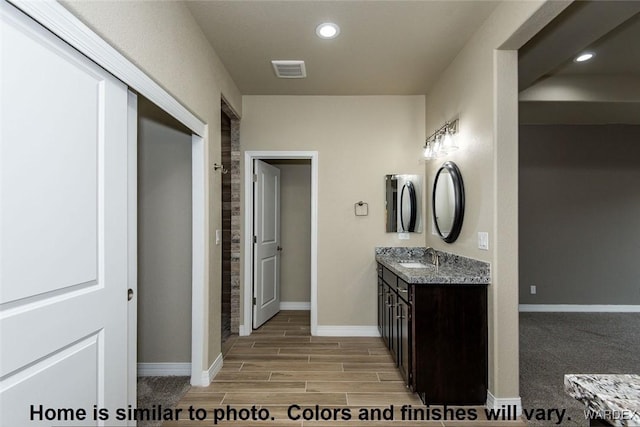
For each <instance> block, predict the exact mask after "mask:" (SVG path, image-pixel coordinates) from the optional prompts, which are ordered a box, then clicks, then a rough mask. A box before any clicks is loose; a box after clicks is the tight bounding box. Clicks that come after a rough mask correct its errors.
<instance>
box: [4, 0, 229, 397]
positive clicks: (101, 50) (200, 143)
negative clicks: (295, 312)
mask: <svg viewBox="0 0 640 427" xmlns="http://www.w3.org/2000/svg"><path fill="white" fill-rule="evenodd" d="M0 1H4V0H0ZM7 1H8V2H9V3H11V4H13V5H14V6H15V7H17V8H18V9H20V10H22V11H23V12H24V13H26V14H27V15H29V16H30V17H31V18H33V19H34V20H35V21H37V22H38V23H40V24H41V25H42V26H43V27H45V28H47V29H48V30H49V31H51V32H52V33H53V34H55V35H57V36H58V37H60V38H61V39H62V40H63V41H65V42H66V43H68V44H69V45H71V46H73V47H74V48H75V49H77V50H78V51H79V52H80V53H82V54H84V55H85V56H87V57H88V58H89V59H91V60H92V61H94V62H95V63H96V64H98V65H99V66H100V67H102V68H104V69H105V70H107V71H108V72H110V73H111V74H113V75H114V76H115V77H117V78H118V79H120V80H121V81H122V82H124V83H125V84H126V85H127V86H129V87H130V88H132V89H135V90H136V91H137V92H138V93H139V94H140V95H142V96H144V97H145V98H147V99H149V100H150V101H151V102H153V103H154V104H156V105H157V106H158V107H160V108H161V109H162V110H164V111H166V112H167V113H169V114H170V115H171V116H173V117H174V118H175V119H176V120H178V121H179V122H180V123H182V124H184V125H185V126H186V127H188V128H189V129H190V130H191V131H192V132H193V134H194V135H193V137H192V178H193V179H192V190H193V191H192V212H193V216H192V221H193V225H192V227H193V238H192V276H193V277H192V284H191V286H192V295H193V299H192V331H191V384H192V385H202V386H205V385H208V384H209V382H210V379H211V376H212V375H214V374H215V372H216V371H217V370H219V369H220V368H221V367H222V358H221V357H220V356H219V357H218V358H217V359H216V363H214V366H212V367H211V368H209V369H207V367H206V366H205V363H206V353H207V351H208V348H207V343H208V332H209V331H208V327H207V324H206V318H207V315H208V305H207V304H206V302H207V301H208V300H209V299H208V296H207V294H208V292H207V290H208V286H207V283H206V282H205V280H206V268H207V264H206V257H205V249H206V240H205V236H207V235H208V232H207V221H206V216H205V212H206V210H205V208H206V204H205V196H206V189H207V179H208V170H207V168H206V163H205V161H206V159H205V149H204V147H205V146H206V143H207V140H206V138H207V135H208V132H207V129H208V127H207V124H205V123H204V122H202V121H201V120H200V119H198V118H197V117H196V116H195V115H194V114H192V113H191V112H190V111H189V110H188V109H186V108H185V107H184V106H183V105H182V104H180V102H179V101H177V100H176V99H175V98H174V97H173V96H171V95H170V94H169V93H168V92H167V91H166V90H164V89H163V88H162V87H161V86H160V85H158V83H156V82H155V81H154V80H153V79H151V78H150V77H149V76H148V75H147V74H145V73H144V72H143V71H142V70H140V69H139V68H138V67H137V66H136V65H134V64H133V63H132V62H131V61H129V60H128V59H127V58H125V57H124V56H123V55H122V54H120V53H119V52H118V51H117V50H115V49H114V48H113V47H111V45H109V44H108V43H107V42H106V41H104V40H103V39H102V38H100V36H98V35H97V34H96V33H95V32H93V30H91V29H90V28H89V27H87V26H86V25H85V24H84V23H82V22H81V21H80V20H79V19H78V18H77V17H76V16H75V15H73V14H72V13H71V12H69V11H68V10H67V9H65V8H64V7H63V6H62V5H61V4H60V3H58V2H56V1H38V2H34V1H30V0H7ZM130 230H131V229H130ZM130 252H132V251H130ZM131 262H133V264H132V265H135V263H136V262H137V261H136V260H132V259H131V258H130V264H131ZM130 273H131V272H130ZM130 276H133V274H130ZM129 372H132V371H131V369H130V370H129Z"/></svg>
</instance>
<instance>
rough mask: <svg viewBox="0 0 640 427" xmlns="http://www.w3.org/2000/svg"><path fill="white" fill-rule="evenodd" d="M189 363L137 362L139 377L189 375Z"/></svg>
mask: <svg viewBox="0 0 640 427" xmlns="http://www.w3.org/2000/svg"><path fill="white" fill-rule="evenodd" d="M190 375H191V363H138V376H139V377H170V376H186V377H188V376H190Z"/></svg>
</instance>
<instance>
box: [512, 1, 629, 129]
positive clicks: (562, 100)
mask: <svg viewBox="0 0 640 427" xmlns="http://www.w3.org/2000/svg"><path fill="white" fill-rule="evenodd" d="M638 40H640V2H629V1H627V2H624V1H622V2H619V1H611V2H605V1H583V2H575V3H573V4H572V5H570V6H569V7H568V8H567V9H565V10H564V11H563V12H562V13H561V14H560V15H559V16H558V17H557V18H556V19H555V20H554V21H552V22H551V23H550V24H549V25H548V26H547V27H545V28H544V29H543V30H542V31H541V32H540V33H539V34H537V35H536V36H535V37H534V38H533V39H532V40H530V41H529V42H528V43H527V44H526V45H525V46H523V48H522V49H521V50H520V52H519V53H520V73H519V81H520V90H521V92H520V101H521V102H520V120H521V123H537V124H603V123H625V124H640V49H638V47H637V46H638ZM583 51H591V52H594V53H595V57H594V58H593V59H591V60H590V61H588V62H583V63H576V62H574V61H573V59H574V58H575V57H576V56H577V55H578V54H579V53H580V52H583Z"/></svg>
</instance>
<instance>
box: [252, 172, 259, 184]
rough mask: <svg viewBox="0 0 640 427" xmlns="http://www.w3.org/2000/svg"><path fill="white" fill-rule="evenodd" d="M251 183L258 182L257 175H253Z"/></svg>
mask: <svg viewBox="0 0 640 427" xmlns="http://www.w3.org/2000/svg"><path fill="white" fill-rule="evenodd" d="M253 182H258V175H256V174H255V173H254V174H253Z"/></svg>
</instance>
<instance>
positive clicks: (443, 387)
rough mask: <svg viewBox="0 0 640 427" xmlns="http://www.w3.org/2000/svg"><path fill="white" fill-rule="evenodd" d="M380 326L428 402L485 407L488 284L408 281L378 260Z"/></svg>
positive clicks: (412, 385)
mask: <svg viewBox="0 0 640 427" xmlns="http://www.w3.org/2000/svg"><path fill="white" fill-rule="evenodd" d="M378 310H379V311H378V328H379V329H380V331H381V336H382V338H383V340H384V342H385V343H386V345H387V347H388V348H389V351H390V352H391V354H392V356H393V358H394V360H395V362H396V364H397V365H398V368H399V369H400V372H401V373H402V375H403V377H404V379H405V381H406V383H407V386H408V387H410V388H411V389H412V390H413V391H414V392H416V393H418V395H419V396H420V398H421V399H422V401H423V402H424V403H426V404H441V405H443V404H447V405H484V404H485V402H486V397H487V364H488V360H487V288H486V286H483V285H452V284H446V285H437V284H408V283H406V282H405V281H404V280H402V279H400V278H399V277H397V276H396V275H395V274H394V273H393V272H391V271H390V270H389V269H387V268H385V267H384V266H382V265H380V264H378Z"/></svg>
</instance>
